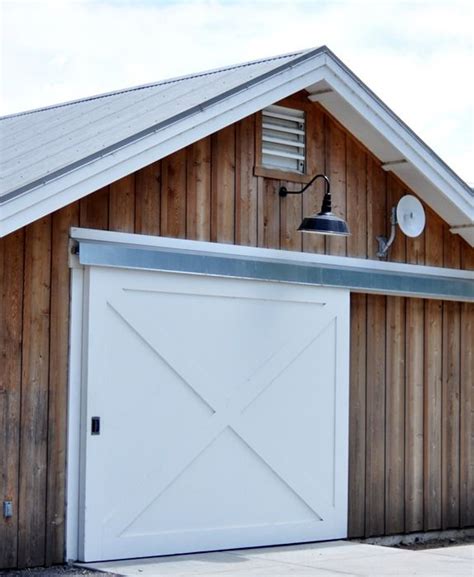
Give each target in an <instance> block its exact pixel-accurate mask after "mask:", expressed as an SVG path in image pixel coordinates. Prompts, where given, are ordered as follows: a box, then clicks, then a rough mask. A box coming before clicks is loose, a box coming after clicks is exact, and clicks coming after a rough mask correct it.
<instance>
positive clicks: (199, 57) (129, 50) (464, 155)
mask: <svg viewBox="0 0 474 577" xmlns="http://www.w3.org/2000/svg"><path fill="white" fill-rule="evenodd" d="M0 27H1V28H0V32H1V37H0V38H1V40H0V115H5V114H11V113H14V112H19V111H23V110H29V109H34V108H39V107H42V106H47V105H50V104H56V103H59V102H65V101H68V100H73V99H76V98H82V97H85V96H90V95H93V94H98V93H103V92H108V91H112V90H117V89H120V88H125V87H129V86H134V85H139V84H145V83H149V82H155V81H157V80H161V79H164V78H170V77H175V76H180V75H184V74H188V73H192V72H197V71H202V70H208V69H212V68H217V67H220V66H226V65H230V64H235V63H239V62H245V61H247V60H254V59H258V58H262V57H267V56H272V55H277V54H284V53H288V52H292V51H295V50H301V49H307V48H312V47H316V46H320V45H322V44H325V45H327V46H328V47H329V48H330V49H331V50H332V51H333V52H334V53H335V54H336V56H338V57H339V58H340V59H341V60H342V61H343V62H344V63H345V64H346V65H347V66H348V67H349V68H350V69H351V70H352V71H353V72H354V73H355V74H356V75H357V76H359V78H361V79H362V81H363V82H365V84H367V85H368V86H369V88H370V89H371V90H373V91H374V92H375V93H376V94H377V96H379V97H380V98H381V99H382V100H383V101H384V102H385V104H387V105H388V106H389V107H390V108H391V109H392V110H393V111H394V112H395V113H396V114H397V115H398V116H399V117H400V118H401V119H402V120H403V121H404V122H406V123H407V124H408V126H410V128H412V130H414V131H415V132H416V133H417V134H418V136H420V137H421V138H422V139H423V140H424V141H425V142H426V143H427V144H428V145H429V146H430V147H431V148H433V150H434V151H435V152H436V153H437V154H438V155H439V156H440V157H441V158H442V159H443V160H444V161H445V162H446V163H447V164H448V165H449V166H450V167H451V168H452V169H453V170H454V171H456V172H457V173H458V174H459V176H461V178H463V179H464V180H465V181H466V182H468V183H469V184H471V185H474V110H473V107H474V105H473V101H474V98H473V83H474V82H473V76H474V75H473V72H472V70H473V69H474V49H473V29H474V2H473V1H472V0H437V1H434V0H410V1H409V0H253V1H250V0H239V1H236V0H235V1H234V0H173V1H161V0H54V1H48V0H36V1H32V0H0Z"/></svg>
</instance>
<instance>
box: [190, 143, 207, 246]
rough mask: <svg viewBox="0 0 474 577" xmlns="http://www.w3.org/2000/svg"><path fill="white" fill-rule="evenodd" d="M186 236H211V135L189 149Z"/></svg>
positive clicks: (191, 237)
mask: <svg viewBox="0 0 474 577" xmlns="http://www.w3.org/2000/svg"><path fill="white" fill-rule="evenodd" d="M186 182H187V185H186V195H187V196H186V238H189V239H192V240H210V237H211V222H210V212H211V210H210V209H211V137H210V136H208V137H207V138H203V139H202V140H198V141H197V142H195V143H194V144H192V145H191V146H189V147H188V149H187V180H186Z"/></svg>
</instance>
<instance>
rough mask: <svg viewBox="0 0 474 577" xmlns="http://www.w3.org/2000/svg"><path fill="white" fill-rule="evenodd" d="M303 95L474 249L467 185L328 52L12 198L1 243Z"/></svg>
mask: <svg viewBox="0 0 474 577" xmlns="http://www.w3.org/2000/svg"><path fill="white" fill-rule="evenodd" d="M328 86H329V87H330V88H329V90H328V89H327V87H328ZM321 88H323V90H321ZM303 89H306V90H307V91H308V92H309V98H310V99H311V100H313V101H315V100H316V101H319V102H320V104H321V105H322V106H323V107H325V108H326V109H327V110H328V111H329V112H330V113H331V114H332V115H333V116H335V118H337V119H338V120H339V121H340V122H341V124H343V125H344V126H345V127H346V128H347V129H348V130H349V131H350V132H351V133H352V134H354V136H355V137H356V138H358V139H359V140H360V141H361V142H362V143H363V144H364V145H365V146H367V148H368V149H369V150H371V151H372V152H373V153H374V154H375V155H376V156H377V157H378V158H380V159H381V160H382V162H383V163H385V166H386V167H387V170H392V171H393V172H394V173H395V174H397V176H399V177H400V178H401V179H402V180H403V181H404V182H405V183H406V184H407V185H408V186H410V187H411V188H412V189H413V190H414V191H415V192H416V193H417V194H418V195H419V196H420V197H421V198H422V199H423V200H424V201H425V202H426V203H427V204H428V205H429V206H431V207H432V208H433V209H434V210H435V211H436V212H437V213H438V214H439V215H440V216H441V217H442V218H443V219H444V220H445V221H446V222H447V223H448V224H449V225H450V226H451V227H458V228H457V229H456V232H457V233H459V234H460V235H461V236H462V237H463V238H465V240H467V242H469V244H471V246H473V244H474V243H473V238H472V230H471V229H469V228H468V227H467V226H466V225H469V224H472V222H473V220H474V208H473V196H472V193H471V190H470V189H469V187H468V186H467V184H466V183H464V182H463V181H462V179H460V178H459V177H458V176H457V175H456V174H455V173H454V172H453V171H452V170H451V169H450V168H449V167H448V166H447V165H446V164H445V163H444V162H443V161H442V160H441V159H440V158H439V157H437V155H436V154H435V153H434V152H433V151H432V150H431V149H430V148H429V147H428V146H427V145H426V144H425V143H423V141H421V139H419V138H418V137H417V136H416V134H414V133H413V132H412V131H411V130H410V129H409V128H408V127H407V126H406V125H405V124H404V123H403V122H402V121H401V120H400V119H399V118H398V117H397V116H396V115H395V114H394V113H393V112H392V111H391V110H390V109H388V107H386V106H385V105H384V103H383V102H382V101H381V100H380V99H378V98H377V97H376V96H375V95H374V94H373V93H372V92H371V91H370V89H368V88H367V87H366V86H365V85H364V84H363V83H362V82H361V81H360V80H359V79H358V78H357V77H356V76H355V75H354V74H353V73H352V72H351V71H350V70H349V69H347V67H345V66H344V65H343V64H342V63H341V61H340V60H339V59H338V58H337V57H335V56H334V54H332V52H330V51H329V49H327V48H326V47H321V48H318V49H316V50H313V51H308V52H305V53H302V54H299V55H298V56H297V57H295V58H294V59H291V60H290V61H289V62H286V63H285V64H283V65H280V66H277V67H275V69H272V70H269V71H267V72H265V73H264V74H262V75H261V76H258V77H256V78H252V79H251V81H247V82H243V83H241V84H240V85H239V86H237V87H235V88H233V89H232V90H229V91H227V92H226V93H223V94H220V95H218V96H215V97H213V98H211V99H209V100H208V101H203V102H201V103H199V105H197V106H194V107H192V108H190V109H188V110H186V111H183V112H181V113H180V114H179V115H177V116H176V117H170V118H169V119H167V121H166V122H165V123H161V124H159V125H156V126H149V127H147V129H146V130H145V131H142V133H140V132H138V133H136V134H134V135H133V137H132V138H129V139H127V140H126V141H125V142H117V143H115V144H114V145H113V146H111V147H109V148H108V149H106V150H99V151H96V152H95V153H93V154H91V155H89V157H84V158H79V159H77V161H76V162H75V163H74V164H73V165H70V166H67V167H64V169H62V170H61V171H60V172H59V173H58V174H56V175H54V174H51V175H45V178H44V179H42V180H40V181H39V182H38V183H35V185H34V186H30V187H29V188H28V187H26V189H25V190H21V188H17V189H16V190H15V191H10V193H9V195H7V196H5V197H3V200H2V203H1V204H0V210H1V214H0V236H4V235H5V234H8V233H9V232H12V231H13V230H16V229H17V228H20V227H21V226H24V225H26V224H28V223H29V222H32V221H34V220H36V219H38V218H41V217H42V216H44V215H46V214H49V213H50V212H53V211H55V210H58V209H60V208H62V207H63V206H65V205H67V204H69V203H70V202H73V201H75V200H78V199H79V198H82V197H83V196H86V195H87V194H90V193H91V192H93V191H95V190H97V189H98V188H101V187H103V186H106V185H108V184H110V183H111V182H114V181H115V180H118V179H119V178H122V177H123V176H126V175H127V174H130V173H131V172H134V171H136V170H139V169H140V168H143V167H144V166H146V165H148V164H150V163H152V162H155V161H157V160H159V159H161V158H163V157H165V156H167V155H169V154H172V153H173V152H176V151H177V150H180V149H181V148H184V147H185V146H188V145H189V144H192V143H193V142H195V141H197V140H199V139H201V138H204V137H205V136H208V135H209V134H212V133H213V132H216V131H217V130H220V129H222V128H224V127H225V126H228V125H230V124H233V123H234V122H237V121H239V120H241V119H242V118H244V117H246V116H248V115H250V114H253V113H255V112H257V111H258V110H261V109H262V108H264V107H265V106H268V105H269V104H272V103H274V102H277V101H278V100H281V99H283V98H285V97H287V96H290V95H291V94H294V93H295V92H298V91H300V90H303Z"/></svg>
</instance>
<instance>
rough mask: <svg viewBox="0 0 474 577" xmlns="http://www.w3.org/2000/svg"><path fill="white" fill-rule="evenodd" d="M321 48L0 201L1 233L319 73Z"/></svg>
mask: <svg viewBox="0 0 474 577" xmlns="http://www.w3.org/2000/svg"><path fill="white" fill-rule="evenodd" d="M325 60H326V57H325V54H323V53H322V54H319V55H317V56H315V57H314V58H313V59H311V60H308V61H306V62H303V63H301V64H299V65H297V66H294V67H291V66H289V67H288V69H286V70H284V71H283V72H280V73H279V74H276V75H275V76H274V77H271V78H269V79H266V80H265V81H264V82H262V83H259V84H256V85H255V86H252V87H251V88H249V89H244V90H242V91H240V92H238V93H236V94H235V95H234V96H232V97H230V98H227V99H225V100H223V101H222V102H219V103H217V104H214V105H212V106H210V107H209V108H207V109H206V108H205V109H204V111H203V112H201V113H199V114H194V115H192V116H190V117H186V118H184V119H183V120H181V121H179V122H177V123H176V124H173V125H170V126H168V127H166V128H165V129H163V130H160V131H157V132H156V133H153V134H151V135H149V136H147V137H145V138H143V139H141V140H138V141H135V142H132V143H131V144H129V145H127V146H125V147H123V148H120V149H117V150H115V151H114V152H112V153H109V154H107V155H105V156H101V157H98V158H97V160H94V161H93V162H90V163H89V164H86V165H83V166H81V167H80V168H77V169H76V170H73V171H71V172H70V173H67V174H65V175H64V176H61V177H59V178H57V179H56V180H52V181H51V182H49V183H47V184H45V185H43V186H41V187H38V188H36V189H34V190H31V191H29V192H27V193H25V194H23V195H21V196H19V197H16V198H13V199H11V200H10V201H8V202H5V203H4V204H3V205H0V237H1V236H5V235H6V234H9V233H10V232H13V231H14V230H17V229H18V228H21V227H22V226H25V225H27V224H29V223H30V222H33V221H35V220H37V219H39V218H42V217H43V216H45V215H47V214H50V213H51V212H54V211H55V210H58V209H60V208H62V207H63V206H66V205H67V204H70V203H71V202H74V201H76V200H78V199H80V198H82V197H83V196H86V195H87V194H90V193H91V192H94V191H95V190H98V189H100V188H102V187H103V186H106V185H108V184H110V183H111V182H114V181H116V180H118V179H120V178H122V177H124V176H126V175H127V174H130V173H132V172H135V171H136V170H139V169H141V168H143V167H144V166H147V165H148V164H151V163H152V162H155V161H157V160H159V159H161V158H164V157H165V156H168V155H170V154H172V153H173V152H176V151H177V150H180V149H182V148H184V147H186V146H188V145H189V144H192V143H193V142H196V141H197V140H199V139H201V138H204V137H205V136H208V135H209V134H212V133H214V132H216V131H218V130H220V129H222V128H224V127H226V126H229V125H230V124H232V123H234V122H237V121H238V120H240V119H242V118H245V117H246V116H248V115H250V114H253V113H255V112H257V111H258V110H261V109H262V108H264V107H265V106H267V105H268V104H271V103H272V102H276V101H278V100H281V99H282V98H285V97H287V96H288V95H290V94H292V93H294V92H297V91H299V90H302V89H304V88H305V87H306V86H309V85H310V84H312V83H315V82H318V81H320V80H321V79H322V78H323V77H324V63H325Z"/></svg>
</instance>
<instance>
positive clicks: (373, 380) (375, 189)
mask: <svg viewBox="0 0 474 577" xmlns="http://www.w3.org/2000/svg"><path fill="white" fill-rule="evenodd" d="M385 210H386V191H385V173H384V171H383V170H382V169H381V168H380V165H379V163H378V162H377V161H376V160H375V159H374V158H373V157H372V156H368V162H367V241H368V245H367V254H368V256H369V258H376V256H375V252H376V250H377V246H376V243H374V242H373V241H374V239H375V235H376V234H383V232H384V231H385ZM385 310H386V297H384V296H375V295H367V398H366V403H367V404H366V431H367V432H366V463H365V466H366V468H365V495H366V496H365V536H367V537H368V536H370V535H382V534H383V532H384V526H385V491H384V488H385V322H386V318H385Z"/></svg>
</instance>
